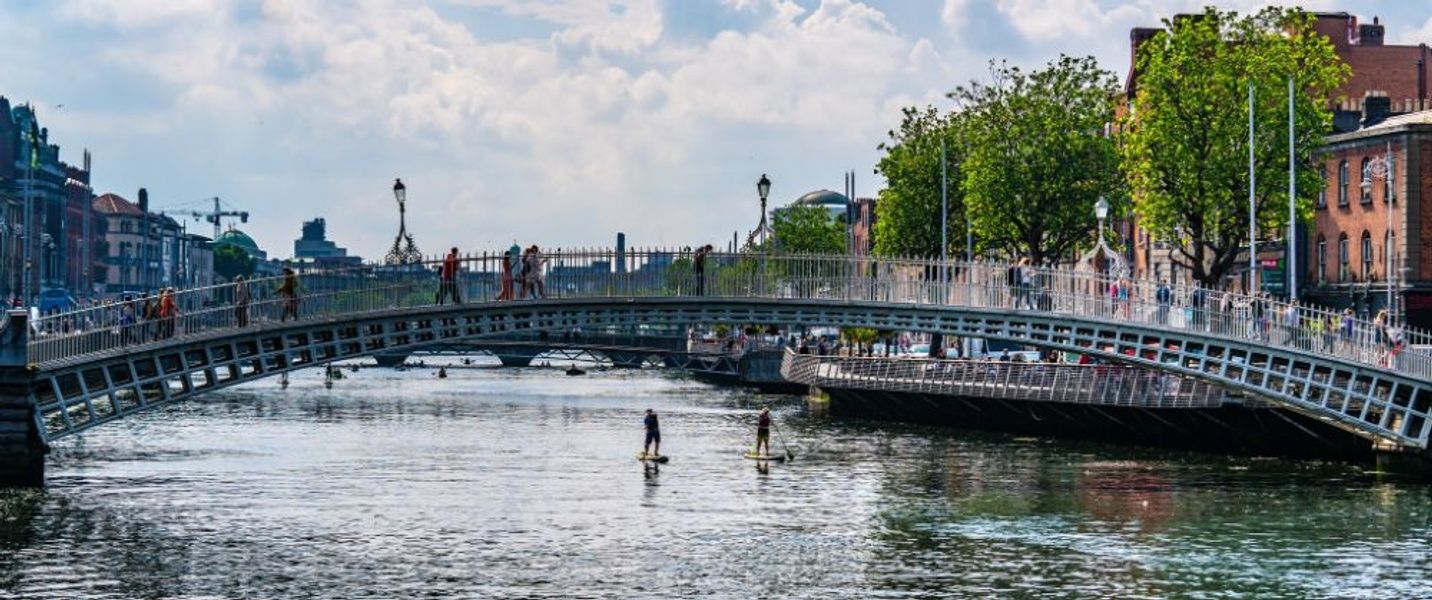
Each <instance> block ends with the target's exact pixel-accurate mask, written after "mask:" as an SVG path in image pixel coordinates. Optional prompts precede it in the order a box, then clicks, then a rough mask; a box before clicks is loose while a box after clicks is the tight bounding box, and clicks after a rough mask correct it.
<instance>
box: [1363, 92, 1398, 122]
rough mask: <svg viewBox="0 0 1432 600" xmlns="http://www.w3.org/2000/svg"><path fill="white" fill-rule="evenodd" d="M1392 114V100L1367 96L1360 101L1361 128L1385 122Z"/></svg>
mask: <svg viewBox="0 0 1432 600" xmlns="http://www.w3.org/2000/svg"><path fill="white" fill-rule="evenodd" d="M1391 113H1392V99H1391V98H1388V97H1387V96H1368V97H1366V98H1363V99H1362V126H1363V127H1370V126H1373V125H1376V124H1378V123H1381V122H1383V121H1385V120H1387V116H1388V115H1389V114H1391Z"/></svg>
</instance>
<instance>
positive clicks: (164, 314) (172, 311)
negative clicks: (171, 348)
mask: <svg viewBox="0 0 1432 600" xmlns="http://www.w3.org/2000/svg"><path fill="white" fill-rule="evenodd" d="M178 317H179V305H178V304H177V303H176V302H175V301H174V288H164V290H163V291H162V292H160V294H159V319H160V321H159V333H160V336H161V337H164V338H170V337H174V322H175V320H177V319H178Z"/></svg>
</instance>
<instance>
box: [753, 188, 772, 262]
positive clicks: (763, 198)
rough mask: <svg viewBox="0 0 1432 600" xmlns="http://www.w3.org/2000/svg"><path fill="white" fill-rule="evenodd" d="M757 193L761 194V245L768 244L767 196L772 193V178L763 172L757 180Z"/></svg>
mask: <svg viewBox="0 0 1432 600" xmlns="http://www.w3.org/2000/svg"><path fill="white" fill-rule="evenodd" d="M756 193H757V194H760V195H761V228H760V232H761V245H762V246H764V245H765V244H766V198H767V197H768V196H770V195H771V180H770V179H767V178H766V174H765V173H761V179H760V180H759V181H757V182H756Z"/></svg>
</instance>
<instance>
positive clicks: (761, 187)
mask: <svg viewBox="0 0 1432 600" xmlns="http://www.w3.org/2000/svg"><path fill="white" fill-rule="evenodd" d="M756 193H758V194H760V195H761V201H762V202H765V201H766V198H767V197H768V196H770V195H771V180H770V179H767V178H766V174H765V173H762V174H761V179H760V181H757V182H756Z"/></svg>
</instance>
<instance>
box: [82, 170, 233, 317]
mask: <svg viewBox="0 0 1432 600" xmlns="http://www.w3.org/2000/svg"><path fill="white" fill-rule="evenodd" d="M93 206H94V212H95V214H96V215H97V216H98V217H99V218H103V219H104V220H105V226H104V232H105V239H104V244H103V247H104V249H105V250H106V252H107V254H106V255H105V256H104V257H103V259H102V260H101V263H102V264H101V268H100V269H96V270H97V271H102V274H103V280H102V281H97V282H96V283H97V284H98V285H101V286H102V288H103V291H104V292H107V293H120V292H146V291H154V290H158V289H160V288H164V287H172V286H180V285H184V284H185V283H186V282H190V281H193V280H194V279H195V278H203V277H205V276H204V275H203V274H201V273H200V272H199V271H198V270H197V269H196V268H195V267H194V266H193V265H191V264H190V262H189V261H190V250H189V248H188V244H189V243H190V242H189V241H188V240H189V239H190V238H189V237H188V236H189V234H186V233H185V232H184V230H183V228H182V227H180V225H179V222H178V221H175V220H174V219H172V218H169V217H167V216H165V215H162V214H155V213H151V212H149V192H148V191H147V190H145V189H143V188H140V190H139V202H137V203H135V202H130V201H129V200H127V199H125V198H124V197H122V196H120V195H118V194H112V193H110V194H104V195H101V196H100V197H98V198H95V200H94V204H93ZM194 237H199V238H201V239H203V238H202V236H194ZM201 261H202V259H201ZM208 265H209V268H208V270H209V271H210V272H212V270H213V259H212V257H211V258H209V259H208ZM207 277H208V278H209V280H212V275H208V276H207Z"/></svg>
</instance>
